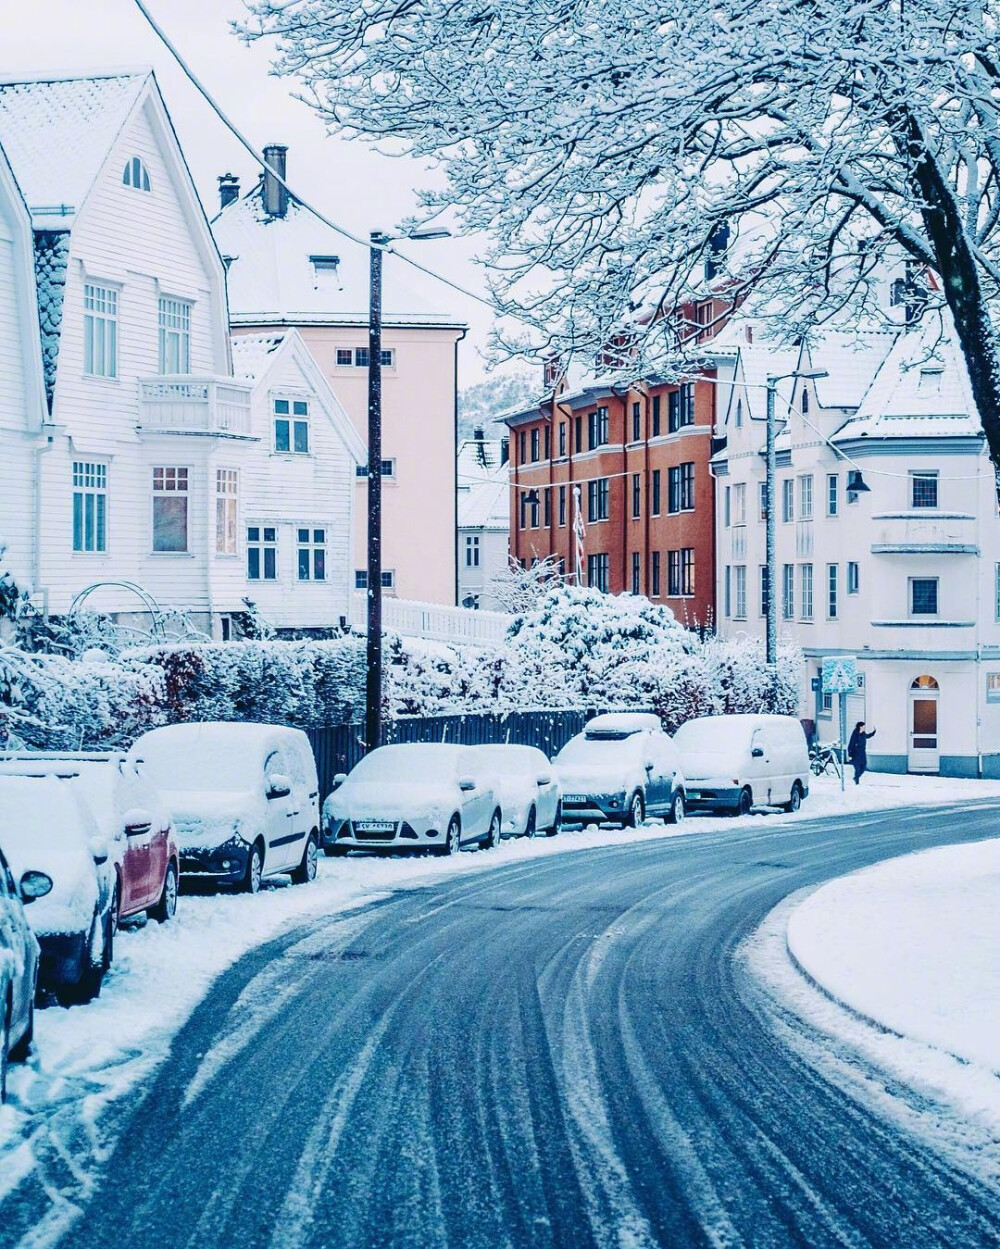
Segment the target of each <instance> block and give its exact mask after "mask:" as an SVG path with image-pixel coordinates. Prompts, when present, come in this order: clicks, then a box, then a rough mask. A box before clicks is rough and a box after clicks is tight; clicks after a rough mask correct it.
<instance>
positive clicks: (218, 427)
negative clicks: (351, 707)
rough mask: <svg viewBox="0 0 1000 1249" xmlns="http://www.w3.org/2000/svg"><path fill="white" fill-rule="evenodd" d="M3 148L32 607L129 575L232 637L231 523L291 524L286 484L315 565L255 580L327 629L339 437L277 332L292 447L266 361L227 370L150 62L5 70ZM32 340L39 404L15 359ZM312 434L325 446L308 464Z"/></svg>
mask: <svg viewBox="0 0 1000 1249" xmlns="http://www.w3.org/2000/svg"><path fill="white" fill-rule="evenodd" d="M0 149H3V150H4V151H5V152H6V156H7V159H9V162H10V167H11V169H12V171H13V175H14V180H15V181H16V183H17V186H18V188H19V189H20V193H21V197H22V198H23V200H24V203H25V204H26V205H27V210H28V212H29V213H30V225H31V235H32V244H33V253H34V255H33V260H34V270H35V291H34V292H33V291H32V290H31V289H30V284H29V285H28V286H26V285H25V282H24V276H23V269H24V248H25V246H26V241H25V239H24V224H25V223H24V213H23V209H22V210H19V209H18V206H17V197H16V196H13V195H12V194H11V191H10V187H8V186H7V185H6V183H7V182H9V181H10V180H9V178H7V179H6V181H5V177H4V173H3V172H2V171H0V203H2V204H3V206H4V208H5V209H6V211H5V212H4V213H2V214H0V220H3V222H4V227H0V228H4V229H5V232H6V233H8V234H11V235H12V237H13V238H14V248H13V252H11V253H10V255H11V256H13V258H14V261H15V263H14V264H13V266H12V264H11V260H10V259H9V258H8V253H7V251H6V250H5V251H3V252H0V289H2V283H3V282H4V281H6V282H7V283H8V284H10V283H11V282H12V281H13V282H14V283H15V284H18V283H19V285H18V286H17V290H16V292H15V295H16V298H15V300H14V302H13V303H11V302H9V301H8V300H7V299H4V300H3V301H2V303H3V308H4V312H3V314H2V315H5V316H9V314H10V309H11V308H12V307H13V308H16V310H17V321H18V327H19V331H20V333H21V335H22V336H29V337H30V334H33V335H34V336H35V337H34V343H33V344H32V345H31V346H28V345H27V343H26V341H25V343H23V344H22V346H21V348H20V349H21V351H22V354H23V355H24V360H25V365H24V368H22V370H21V372H20V373H17V372H16V371H14V370H8V369H4V370H3V372H2V373H0V395H2V396H3V397H2V398H0V412H2V413H3V416H2V417H0V463H3V464H4V465H7V464H15V463H16V464H17V465H19V467H18V469H17V473H16V480H17V486H16V488H15V489H12V490H4V491H3V492H0V543H3V542H8V543H9V544H10V546H11V548H12V553H13V561H12V562H14V563H15V565H16V567H17V568H18V570H21V569H27V570H28V575H27V577H26V578H25V579H26V581H27V583H28V584H29V585H30V586H31V589H32V591H33V595H34V601H35V602H36V604H37V605H38V606H40V607H41V608H43V609H45V610H48V611H49V612H51V613H53V614H61V613H64V612H66V611H67V609H69V608H70V606H71V605H72V603H73V602H74V600H75V599H76V598H77V596H78V595H80V594H81V593H82V592H84V591H86V590H88V588H89V587H92V586H98V587H100V588H99V589H98V590H97V591H95V592H94V594H93V597H92V598H91V599H90V600H89V602H90V605H91V606H94V607H97V608H100V609H101V610H104V611H109V612H112V613H115V614H118V615H129V614H131V613H134V612H139V611H142V608H143V604H142V602H141V600H140V599H139V598H138V597H137V595H136V594H135V592H134V591H133V590H131V589H129V588H128V587H129V585H134V586H138V587H141V588H142V590H143V591H144V592H146V593H147V594H150V595H152V597H153V598H154V599H155V600H156V601H157V602H158V603H159V604H160V605H161V606H163V607H167V608H176V609H181V610H184V611H185V612H187V613H188V614H189V615H190V616H191V618H192V620H193V622H194V623H196V624H198V625H200V626H201V627H202V628H204V629H206V630H210V631H211V632H213V633H214V634H216V635H217V636H228V634H229V625H230V623H231V622H230V617H231V615H232V613H234V612H239V611H241V610H242V609H243V599H244V598H246V597H257V598H261V602H262V606H263V596H261V595H257V594H256V593H255V591H256V590H257V589H258V586H257V585H256V582H255V579H253V578H250V577H248V576H247V573H248V572H249V570H250V568H251V560H252V558H253V557H252V556H251V555H250V553H249V551H248V549H247V539H248V534H249V533H250V532H251V531H252V529H253V528H254V527H253V526H248V525H247V523H246V518H247V517H250V518H252V519H260V520H261V521H262V522H263V521H265V520H267V519H273V520H275V522H277V520H278V518H279V516H280V517H281V520H282V524H288V523H291V520H292V519H293V518H292V516H291V514H290V513H288V512H287V511H284V510H281V509H279V507H278V505H277V499H278V496H279V495H280V494H282V493H284V495H285V498H286V501H288V502H289V503H291V502H294V504H295V507H296V509H297V511H296V514H295V517H294V519H298V520H300V521H301V528H303V529H307V528H308V529H309V530H310V531H311V533H310V538H309V546H310V548H311V551H312V563H311V565H310V577H309V579H308V584H307V583H306V581H305V580H304V579H303V580H301V582H300V579H299V578H298V576H293V575H292V572H291V569H292V565H291V564H290V563H289V564H288V572H287V575H283V576H282V578H281V579H280V580H279V579H278V578H277V577H276V578H275V579H274V580H275V586H271V587H264V588H265V589H266V590H268V591H269V595H268V601H269V602H271V601H273V603H274V609H275V614H276V616H277V617H278V621H276V622H280V623H281V624H282V625H283V626H284V627H287V628H300V627H303V628H314V627H330V626H336V625H337V623H338V621H339V618H340V616H342V615H346V614H347V611H348V602H349V592H350V587H349V583H348V569H347V567H346V565H345V564H344V561H343V559H342V558H341V556H340V548H341V543H342V537H343V535H341V534H340V532H339V527H340V526H343V527H344V530H345V534H346V533H349V529H350V506H351V497H352V493H353V490H354V486H353V478H352V476H351V474H352V473H353V465H354V461H355V459H356V453H357V447H356V446H355V445H354V443H355V442H356V439H354V440H353V441H352V440H351V438H350V435H349V432H348V431H347V430H345V429H343V428H342V425H343V421H342V416H343V413H342V410H341V409H340V408H339V405H338V404H337V402H336V400H335V399H334V398H333V396H332V394H331V393H330V390H329V386H328V384H327V383H326V382H325V381H324V379H323V378H322V375H321V374H320V373H319V372H318V370H317V369H316V368H315V366H314V365H310V364H308V363H307V353H306V351H305V348H304V347H303V345H302V344H301V342H300V341H296V340H295V339H292V338H291V337H288V336H285V337H284V338H283V339H282V344H281V345H280V346H276V347H275V351H274V355H275V360H274V361H273V362H272V364H273V367H274V368H275V369H279V371H280V370H286V374H282V376H281V379H280V380H281V384H283V385H287V386H288V388H289V397H290V401H291V402H293V403H295V404H305V405H306V406H307V407H311V412H310V418H312V415H313V412H316V413H317V416H316V418H315V421H316V423H315V426H312V427H311V429H312V432H313V442H311V443H310V444H309V445H308V447H306V448H305V449H304V450H303V449H302V447H301V445H300V444H298V443H296V442H295V437H296V436H297V435H296V434H295V432H294V422H293V423H292V425H291V426H290V427H289V428H290V429H291V431H292V432H291V433H290V434H289V438H290V439H291V441H290V442H289V445H288V446H287V447H285V446H283V445H282V444H280V443H276V442H275V426H274V424H273V422H272V421H271V420H269V419H267V417H266V416H265V415H263V414H261V413H258V412H256V411H255V410H254V402H255V395H256V393H257V391H259V390H260V386H261V385H264V386H266V387H271V386H272V384H275V385H276V384H278V378H277V375H275V378H276V380H275V381H274V383H272V381H270V380H268V379H269V378H270V377H271V369H270V368H267V369H265V370H264V371H263V372H262V374H261V378H260V379H258V378H257V377H256V375H254V379H253V382H251V380H250V375H249V374H248V376H247V377H246V378H243V379H237V378H235V377H234V376H233V372H232V357H231V351H230V342H229V327H228V309H227V303H226V275H225V268H224V265H223V262H222V259H221V257H220V255H219V252H218V249H217V247H216V245H215V241H214V239H213V236H212V233H211V230H210V228H209V225H208V221H207V219H206V217H205V214H204V211H203V209H202V207H201V204H200V202H199V200H198V196H197V194H196V191H195V188H194V185H193V183H192V180H191V176H190V173H189V171H188V168H187V165H186V163H185V161H184V157H183V154H182V152H181V149H180V147H179V145H178V142H177V138H176V135H175V133H174V130H173V126H172V124H171V122H170V118H169V115H168V113H167V110H166V107H165V105H164V102H163V99H162V97H161V95H160V92H159V88H158V87H157V84H156V80H155V78H154V76H153V74H152V73H151V72H149V71H143V72H139V73H114V74H108V75H105V76H95V77H85V78H63V79H53V80H46V81H31V82H11V81H0ZM3 169H4V170H5V169H6V166H5V165H4V166H3ZM19 213H20V218H19ZM12 223H13V224H12ZM18 231H19V232H20V233H19V234H18ZM18 238H20V243H18ZM18 247H19V248H20V251H18ZM18 256H20V259H18ZM18 265H20V269H18ZM5 274H6V277H5ZM11 274H13V277H11ZM35 292H37V305H38V307H37V314H36V313H35V311H34V308H33V306H32V299H33V297H34V294H35ZM18 301H19V302H18ZM29 330H30V334H29ZM10 343H11V344H12V346H11V347H10V349H11V350H14V347H15V345H16V343H17V338H16V336H13V337H12V338H11V340H10ZM39 347H40V354H41V360H42V366H43V370H42V378H43V383H44V392H43V401H42V402H41V404H39V402H38V397H37V396H35V395H34V393H33V389H32V388H33V386H34V390H38V385H37V384H35V383H32V382H31V378H30V368H29V367H28V366H29V364H30V360H29V357H31V356H32V353H34V354H35V356H37V354H38V350H39ZM2 350H4V348H3V347H0V351H2ZM279 362H280V363H279ZM36 373H37V367H36ZM293 391H294V392H295V397H294V399H291V396H292V392H293ZM261 402H263V400H261ZM335 430H339V432H337V433H334V431H335ZM299 436H301V435H299ZM327 445H329V446H330V447H332V448H334V451H333V456H334V458H333V461H332V462H331V463H330V464H329V465H326V464H322V465H321V464H320V463H319V457H320V455H321V454H322V453H323V451H324V450H325V449H326V447H327ZM344 479H346V480H347V484H346V485H345V484H344ZM252 491H257V492H259V493H258V494H257V495H256V496H255V495H254V494H252V493H251V492H252ZM328 491H332V493H329V494H328V493H327V492H328ZM320 494H322V496H323V497H322V501H321V500H320V498H319V495H320ZM268 513H269V514H270V515H268ZM345 515H346V519H343V516H345ZM273 527H274V526H270V525H268V526H264V525H263V524H262V525H261V526H260V528H261V530H262V531H263V529H265V528H267V529H271V528H273ZM317 533H320V534H321V540H317V537H316V534H317ZM7 535H10V537H8V536H7ZM296 536H297V535H296ZM344 540H346V538H345V539H344ZM324 544H326V549H327V552H328V554H329V557H330V558H329V562H326V561H325V560H324V554H323V551H322V547H323V545H324ZM260 545H261V546H262V547H263V546H264V545H266V543H265V542H264V539H263V537H261V539H260ZM285 546H286V547H287V548H288V551H287V554H288V558H289V560H291V558H292V555H293V553H292V549H291V540H290V538H289V539H288V540H287V541H286V543H285ZM283 553H284V552H282V554H283ZM264 558H265V559H269V558H270V557H268V556H264ZM280 567H281V569H282V570H283V572H284V570H285V564H283V563H282V564H281V565H280ZM317 569H320V570H322V571H323V573H324V575H325V578H326V584H325V586H324V590H323V591H318V590H317V587H316V585H315V573H316V570H317ZM334 576H336V578H337V579H338V580H337V582H336V584H335V581H334ZM279 586H280V591H278V587H279Z"/></svg>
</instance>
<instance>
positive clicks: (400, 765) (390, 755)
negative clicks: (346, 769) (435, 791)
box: [351, 745, 458, 784]
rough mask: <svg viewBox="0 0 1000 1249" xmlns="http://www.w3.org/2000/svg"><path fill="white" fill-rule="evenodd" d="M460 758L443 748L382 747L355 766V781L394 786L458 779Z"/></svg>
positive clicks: (352, 776)
mask: <svg viewBox="0 0 1000 1249" xmlns="http://www.w3.org/2000/svg"><path fill="white" fill-rule="evenodd" d="M457 763H458V757H457V755H456V752H455V751H454V750H453V749H450V748H448V747H443V746H433V745H426V746H418V745H414V746H382V747H380V748H379V749H378V750H373V751H372V753H371V754H370V755H366V756H365V758H364V759H362V760H361V762H360V763H359V764H358V765H357V766H356V767H355V769H354V771H353V772H352V773H351V780H352V781H363V782H364V783H365V784H375V783H378V784H393V783H395V782H396V781H407V782H412V781H429V780H433V779H436V778H438V777H441V776H454V774H455V769H456V766H457Z"/></svg>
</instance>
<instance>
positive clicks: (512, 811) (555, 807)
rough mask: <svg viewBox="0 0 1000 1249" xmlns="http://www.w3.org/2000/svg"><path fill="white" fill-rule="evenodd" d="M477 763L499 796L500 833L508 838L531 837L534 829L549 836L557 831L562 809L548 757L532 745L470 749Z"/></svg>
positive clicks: (557, 787)
mask: <svg viewBox="0 0 1000 1249" xmlns="http://www.w3.org/2000/svg"><path fill="white" fill-rule="evenodd" d="M472 750H473V753H474V754H475V756H476V759H477V761H478V762H479V764H480V765H481V766H482V767H483V768H484V769H486V770H488V771H489V772H490V774H491V775H492V777H493V783H494V787H495V788H496V790H497V793H498V794H499V796H500V806H501V809H502V810H503V831H504V835H505V836H508V837H531V836H532V835H533V834H534V832H535V831H536V830H537V829H541V831H542V832H545V833H547V834H548V835H549V836H550V837H552V836H554V835H555V834H556V833H557V832H558V831H559V824H560V822H561V819H562V809H561V806H560V802H559V798H560V791H559V781H558V780H557V778H556V775H555V770H554V768H553V767H552V764H551V763H550V762H549V760H548V758H547V757H546V756H545V755H544V754H543V753H542V752H541V751H540V750H537V749H536V748H535V747H534V746H507V745H499V744H497V745H489V746H473V747H472Z"/></svg>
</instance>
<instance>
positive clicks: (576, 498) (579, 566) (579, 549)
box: [573, 486, 587, 585]
mask: <svg viewBox="0 0 1000 1249" xmlns="http://www.w3.org/2000/svg"><path fill="white" fill-rule="evenodd" d="M573 507H574V509H575V511H576V515H575V516H574V518H573V537H574V539H575V542H574V550H575V554H576V584H577V585H583V556H584V549H583V544H584V539H585V538H586V536H587V530H586V529H585V528H584V524H583V500H582V498H581V495H580V487H579V486H574V487H573Z"/></svg>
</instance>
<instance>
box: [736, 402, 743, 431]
mask: <svg viewBox="0 0 1000 1249" xmlns="http://www.w3.org/2000/svg"><path fill="white" fill-rule="evenodd" d="M742 424H743V400H742V399H737V400H736V428H737V429H739V428H740V426H741V425H742Z"/></svg>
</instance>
